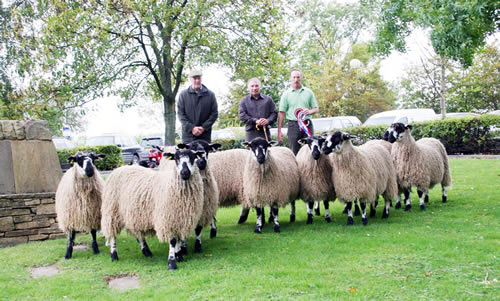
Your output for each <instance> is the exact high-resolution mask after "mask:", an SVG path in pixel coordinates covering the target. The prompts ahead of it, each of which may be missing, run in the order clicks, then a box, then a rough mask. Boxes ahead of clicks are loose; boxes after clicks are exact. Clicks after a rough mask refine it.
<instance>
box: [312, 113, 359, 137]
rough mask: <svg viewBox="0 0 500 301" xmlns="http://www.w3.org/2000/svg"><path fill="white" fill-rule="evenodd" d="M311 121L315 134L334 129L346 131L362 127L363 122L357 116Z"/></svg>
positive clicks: (314, 119) (313, 119)
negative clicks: (354, 127)
mask: <svg viewBox="0 0 500 301" xmlns="http://www.w3.org/2000/svg"><path fill="white" fill-rule="evenodd" d="M311 121H312V123H313V126H314V132H315V133H321V132H327V131H331V130H333V129H345V128H350V127H353V126H358V125H361V121H360V120H359V119H358V117H356V116H336V117H325V118H312V119H311Z"/></svg>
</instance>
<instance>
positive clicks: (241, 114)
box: [238, 98, 257, 125]
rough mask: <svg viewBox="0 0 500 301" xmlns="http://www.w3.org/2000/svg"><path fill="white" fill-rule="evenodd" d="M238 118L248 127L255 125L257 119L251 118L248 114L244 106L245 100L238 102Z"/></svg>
mask: <svg viewBox="0 0 500 301" xmlns="http://www.w3.org/2000/svg"><path fill="white" fill-rule="evenodd" d="M238 117H239V118H240V120H241V122H243V123H244V124H248V125H255V122H256V121H257V118H253V117H252V116H250V115H249V114H248V112H247V106H246V104H245V98H243V99H241V101H240V105H239V107H238Z"/></svg>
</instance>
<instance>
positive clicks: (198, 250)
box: [194, 240, 201, 253]
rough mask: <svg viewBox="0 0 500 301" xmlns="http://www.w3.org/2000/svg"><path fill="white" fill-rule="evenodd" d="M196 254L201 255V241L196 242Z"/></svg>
mask: <svg viewBox="0 0 500 301" xmlns="http://www.w3.org/2000/svg"><path fill="white" fill-rule="evenodd" d="M194 252H195V253H201V241H199V240H195V241H194Z"/></svg>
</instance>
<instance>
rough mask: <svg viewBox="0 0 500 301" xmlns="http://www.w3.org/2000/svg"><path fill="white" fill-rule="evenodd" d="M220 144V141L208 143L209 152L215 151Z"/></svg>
mask: <svg viewBox="0 0 500 301" xmlns="http://www.w3.org/2000/svg"><path fill="white" fill-rule="evenodd" d="M221 146H222V145H221V144H220V143H213V144H210V152H216V151H217V150H218V149H219V147H221Z"/></svg>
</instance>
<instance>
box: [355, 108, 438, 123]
mask: <svg viewBox="0 0 500 301" xmlns="http://www.w3.org/2000/svg"><path fill="white" fill-rule="evenodd" d="M436 119H439V115H437V114H436V113H435V112H434V110H432V109H404V110H392V111H385V112H380V113H377V114H373V115H372V116H370V117H369V118H368V119H367V120H366V121H365V123H363V125H391V124H393V123H396V122H401V123H404V124H409V123H412V122H420V121H427V120H436Z"/></svg>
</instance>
